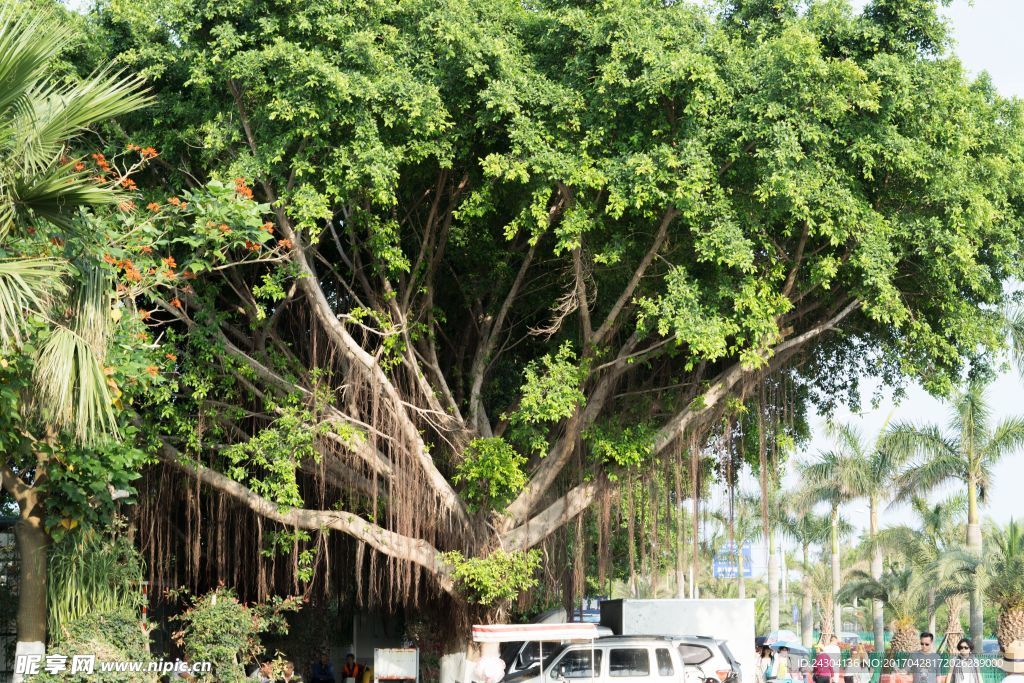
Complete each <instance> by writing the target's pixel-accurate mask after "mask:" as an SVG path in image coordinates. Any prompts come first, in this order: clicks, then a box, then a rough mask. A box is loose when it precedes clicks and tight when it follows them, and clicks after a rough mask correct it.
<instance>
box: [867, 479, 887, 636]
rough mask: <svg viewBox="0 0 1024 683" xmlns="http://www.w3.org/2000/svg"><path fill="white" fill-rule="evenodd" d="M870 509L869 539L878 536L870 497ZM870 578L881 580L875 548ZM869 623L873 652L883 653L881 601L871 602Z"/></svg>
mask: <svg viewBox="0 0 1024 683" xmlns="http://www.w3.org/2000/svg"><path fill="white" fill-rule="evenodd" d="M870 507H871V539H872V540H874V539H875V538H877V536H878V501H877V500H876V499H875V498H874V497H872V498H871V501H870ZM871 577H872V578H873V579H875V580H876V581H877V580H879V579H880V578H882V553H881V551H880V550H879V549H878V548H877V547H876V548H873V550H872V554H871ZM871 622H872V627H873V630H874V636H875V652H877V653H879V654H881V653H883V652H885V609H884V606H883V605H882V601H881V600H872V601H871Z"/></svg>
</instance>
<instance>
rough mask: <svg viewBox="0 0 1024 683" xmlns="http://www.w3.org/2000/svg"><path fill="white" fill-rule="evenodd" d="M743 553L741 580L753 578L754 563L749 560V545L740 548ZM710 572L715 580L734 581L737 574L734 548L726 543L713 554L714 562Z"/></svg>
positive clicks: (745, 544)
mask: <svg viewBox="0 0 1024 683" xmlns="http://www.w3.org/2000/svg"><path fill="white" fill-rule="evenodd" d="M741 552H742V553H743V578H745V579H749V578H752V577H753V576H754V562H753V560H752V559H751V551H750V543H744V544H743V545H742V546H741ZM711 572H712V574H713V575H714V577H715V578H716V579H735V578H737V575H738V572H737V569H736V546H735V545H734V544H732V543H726V544H725V545H723V546H722V548H721V549H720V550H719V551H718V552H717V553H716V554H715V559H714V562H712V565H711Z"/></svg>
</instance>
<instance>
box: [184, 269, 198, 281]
mask: <svg viewBox="0 0 1024 683" xmlns="http://www.w3.org/2000/svg"><path fill="white" fill-rule="evenodd" d="M181 276H182V277H183V278H185V279H186V280H194V279H195V278H196V274H195V273H193V272H192V271H191V270H186V271H185V272H184V273H182V274H181Z"/></svg>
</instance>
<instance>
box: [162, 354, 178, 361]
mask: <svg viewBox="0 0 1024 683" xmlns="http://www.w3.org/2000/svg"><path fill="white" fill-rule="evenodd" d="M164 358H166V359H167V360H169V361H176V360H178V357H177V356H175V355H174V354H173V353H165V354H164Z"/></svg>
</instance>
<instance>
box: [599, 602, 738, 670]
mask: <svg viewBox="0 0 1024 683" xmlns="http://www.w3.org/2000/svg"><path fill="white" fill-rule="evenodd" d="M601 626H606V627H608V628H610V629H611V630H612V632H613V633H615V634H616V635H622V636H627V635H666V636H710V637H712V638H714V639H716V640H724V641H725V642H726V644H727V645H728V648H729V651H730V652H731V654H732V656H733V657H734V658H735V659H736V660H737V661H738V662H739V664H740V683H754V681H755V680H756V676H755V674H754V671H755V667H756V658H755V655H754V628H755V627H754V601H753V600H731V599H707V600H674V599H664V600H634V599H625V600H605V601H603V602H602V603H601Z"/></svg>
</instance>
